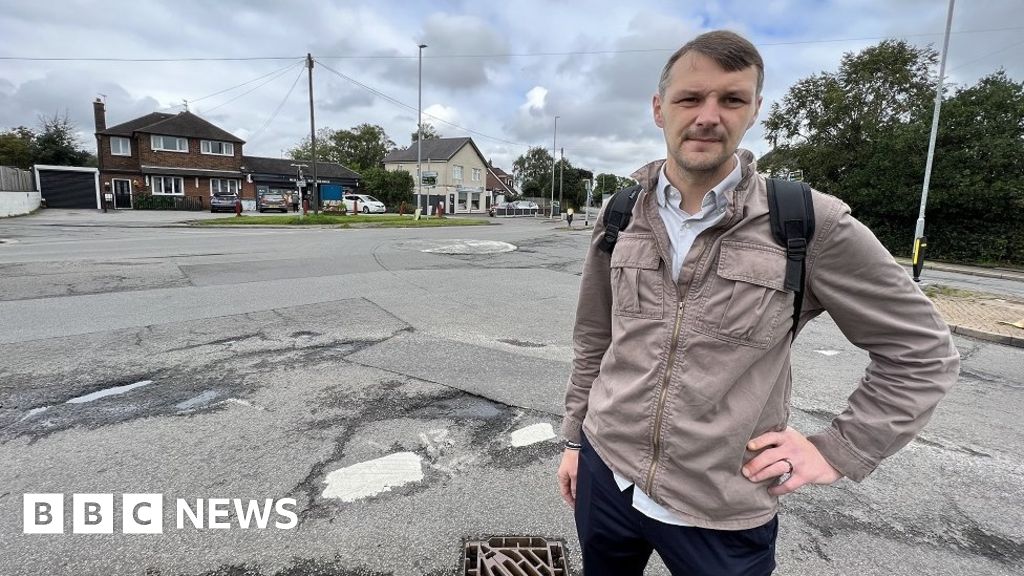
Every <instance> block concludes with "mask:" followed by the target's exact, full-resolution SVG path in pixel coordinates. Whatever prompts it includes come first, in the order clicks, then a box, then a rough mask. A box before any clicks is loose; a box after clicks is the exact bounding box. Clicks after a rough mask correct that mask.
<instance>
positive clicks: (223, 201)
mask: <svg viewBox="0 0 1024 576" xmlns="http://www.w3.org/2000/svg"><path fill="white" fill-rule="evenodd" d="M236 202H238V195H237V194H235V193H233V192H217V193H215V194H214V195H213V196H211V197H210V212H220V211H221V210H227V211H228V212H234V211H235V203H236Z"/></svg>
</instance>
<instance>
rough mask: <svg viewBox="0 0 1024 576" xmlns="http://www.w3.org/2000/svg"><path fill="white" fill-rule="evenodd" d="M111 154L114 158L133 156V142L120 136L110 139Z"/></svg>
mask: <svg viewBox="0 0 1024 576" xmlns="http://www.w3.org/2000/svg"><path fill="white" fill-rule="evenodd" d="M110 153H111V154H113V155H114V156H131V155H132V141H131V140H129V139H128V138H122V137H120V136H111V137H110Z"/></svg>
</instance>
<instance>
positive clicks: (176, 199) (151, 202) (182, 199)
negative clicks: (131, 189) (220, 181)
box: [132, 194, 204, 210]
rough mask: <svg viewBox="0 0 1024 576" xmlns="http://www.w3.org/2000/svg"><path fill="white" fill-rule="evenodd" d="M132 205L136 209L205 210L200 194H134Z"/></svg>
mask: <svg viewBox="0 0 1024 576" xmlns="http://www.w3.org/2000/svg"><path fill="white" fill-rule="evenodd" d="M132 207H133V208H135V209H136V210H203V209H204V208H203V199H202V198H201V197H199V196H153V195H150V194H132Z"/></svg>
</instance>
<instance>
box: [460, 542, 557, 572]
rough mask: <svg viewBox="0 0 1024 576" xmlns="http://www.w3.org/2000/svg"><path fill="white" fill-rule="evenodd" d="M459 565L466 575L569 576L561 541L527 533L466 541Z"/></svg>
mask: <svg viewBox="0 0 1024 576" xmlns="http://www.w3.org/2000/svg"><path fill="white" fill-rule="evenodd" d="M462 565H463V566H464V567H465V572H464V574H465V576H569V570H568V568H567V567H566V563H565V549H564V548H563V546H562V543H561V542H559V541H557V540H548V539H546V538H537V537H530V536H505V537H495V538H491V539H489V540H469V541H467V542H466V546H465V550H464V554H463V559H462Z"/></svg>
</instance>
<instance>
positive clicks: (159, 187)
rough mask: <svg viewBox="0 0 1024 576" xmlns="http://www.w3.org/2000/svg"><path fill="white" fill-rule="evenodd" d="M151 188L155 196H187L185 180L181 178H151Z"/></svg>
mask: <svg viewBox="0 0 1024 576" xmlns="http://www.w3.org/2000/svg"><path fill="white" fill-rule="evenodd" d="M149 186H150V188H151V189H152V193H153V195H154V196H184V195H185V179H184V178H182V177H181V176H150V177H149Z"/></svg>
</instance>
